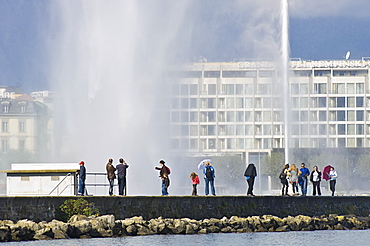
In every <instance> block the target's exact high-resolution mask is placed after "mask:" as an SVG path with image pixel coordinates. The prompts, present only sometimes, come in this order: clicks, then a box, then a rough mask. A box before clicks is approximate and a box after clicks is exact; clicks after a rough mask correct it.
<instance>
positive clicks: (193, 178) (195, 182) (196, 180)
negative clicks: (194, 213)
mask: <svg viewBox="0 0 370 246" xmlns="http://www.w3.org/2000/svg"><path fill="white" fill-rule="evenodd" d="M190 178H191V181H192V183H193V192H192V193H191V195H192V196H197V195H198V191H197V185H198V184H199V183H200V181H199V176H198V174H196V173H195V172H192V173H191V174H190Z"/></svg>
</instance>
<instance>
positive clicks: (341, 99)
mask: <svg viewBox="0 0 370 246" xmlns="http://www.w3.org/2000/svg"><path fill="white" fill-rule="evenodd" d="M343 107H345V98H344V97H337V108H343Z"/></svg>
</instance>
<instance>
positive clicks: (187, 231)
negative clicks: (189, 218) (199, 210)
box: [185, 224, 195, 234]
mask: <svg viewBox="0 0 370 246" xmlns="http://www.w3.org/2000/svg"><path fill="white" fill-rule="evenodd" d="M194 233H195V230H194V228H193V227H192V226H191V224H188V225H186V226H185V234H194Z"/></svg>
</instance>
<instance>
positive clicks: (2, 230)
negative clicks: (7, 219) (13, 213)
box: [0, 226, 12, 242]
mask: <svg viewBox="0 0 370 246" xmlns="http://www.w3.org/2000/svg"><path fill="white" fill-rule="evenodd" d="M11 240H12V235H11V233H10V229H9V227H8V226H0V242H8V241H11Z"/></svg>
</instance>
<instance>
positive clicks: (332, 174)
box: [329, 167, 338, 196]
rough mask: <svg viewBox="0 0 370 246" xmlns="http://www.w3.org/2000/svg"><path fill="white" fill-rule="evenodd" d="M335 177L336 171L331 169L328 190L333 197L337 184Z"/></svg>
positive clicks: (336, 175)
mask: <svg viewBox="0 0 370 246" xmlns="http://www.w3.org/2000/svg"><path fill="white" fill-rule="evenodd" d="M337 177H338V174H337V171H335V170H334V167H331V168H330V172H329V178H330V181H329V183H330V190H331V195H332V196H334V192H335V185H336V183H337Z"/></svg>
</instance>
